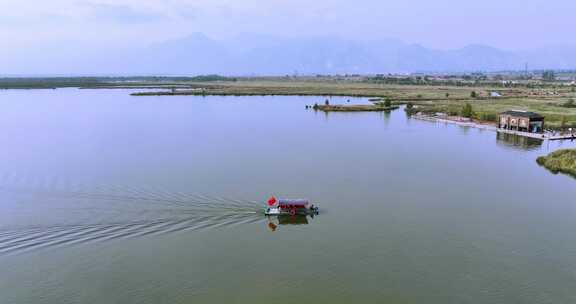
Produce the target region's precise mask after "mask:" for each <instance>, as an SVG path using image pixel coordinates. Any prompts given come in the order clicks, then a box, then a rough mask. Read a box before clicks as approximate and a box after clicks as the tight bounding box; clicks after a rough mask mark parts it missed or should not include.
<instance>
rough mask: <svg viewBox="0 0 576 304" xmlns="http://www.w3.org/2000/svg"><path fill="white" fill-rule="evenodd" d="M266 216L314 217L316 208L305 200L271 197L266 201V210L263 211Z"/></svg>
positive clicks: (316, 212)
mask: <svg viewBox="0 0 576 304" xmlns="http://www.w3.org/2000/svg"><path fill="white" fill-rule="evenodd" d="M264 214H266V215H292V216H295V215H315V214H318V207H315V206H314V205H312V204H310V202H309V201H308V200H305V199H279V200H276V198H275V197H271V198H270V199H269V200H268V208H266V210H265V211H264Z"/></svg>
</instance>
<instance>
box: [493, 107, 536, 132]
mask: <svg viewBox="0 0 576 304" xmlns="http://www.w3.org/2000/svg"><path fill="white" fill-rule="evenodd" d="M498 128H500V129H506V130H514V131H522V132H530V133H543V132H544V116H542V115H540V114H538V113H534V112H528V111H517V110H513V111H506V112H502V113H500V115H499V117H498Z"/></svg>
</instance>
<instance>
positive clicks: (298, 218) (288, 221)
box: [267, 214, 314, 232]
mask: <svg viewBox="0 0 576 304" xmlns="http://www.w3.org/2000/svg"><path fill="white" fill-rule="evenodd" d="M267 218H268V229H269V230H270V231H272V232H274V231H276V230H277V229H278V228H279V226H299V225H308V224H309V222H308V218H310V219H313V218H314V215H313V214H312V215H279V216H268V217H267Z"/></svg>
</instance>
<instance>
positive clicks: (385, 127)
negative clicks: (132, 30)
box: [0, 89, 576, 304]
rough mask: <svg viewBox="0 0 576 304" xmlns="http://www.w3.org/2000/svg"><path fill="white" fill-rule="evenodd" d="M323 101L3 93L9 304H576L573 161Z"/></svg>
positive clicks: (3, 250) (2, 270) (2, 218)
mask: <svg viewBox="0 0 576 304" xmlns="http://www.w3.org/2000/svg"><path fill="white" fill-rule="evenodd" d="M322 101H323V98H308V97H206V98H202V97H131V96H129V91H124V90H76V89H66V90H54V91H52V90H45V91H2V92H0V113H1V114H0V115H1V117H0V130H1V132H0V147H1V149H0V303H55V304H56V303H57V304H63V303H123V304H124V303H170V304H176V303H251V304H254V303H350V302H352V301H355V302H358V303H427V304H429V303H439V304H440V303H442V304H446V303H491V304H494V303H506V304H509V303H575V302H576V199H575V198H576V180H574V179H572V178H570V177H567V176H563V175H553V174H551V173H549V172H548V171H546V170H545V169H543V168H541V167H539V166H538V165H537V164H536V162H535V158H536V157H537V156H539V155H542V154H547V153H548V152H551V151H554V150H556V149H558V148H561V147H574V146H576V145H574V144H573V143H570V142H564V143H560V142H553V143H544V144H542V143H540V142H538V141H536V142H534V141H527V140H523V139H521V138H515V137H510V136H497V135H496V133H493V132H490V131H482V130H477V129H470V128H463V127H458V126H453V125H444V124H434V123H430V122H424V121H417V120H410V119H407V117H406V115H405V114H404V112H403V111H396V112H393V113H390V114H383V113H332V114H330V115H325V114H323V113H315V112H313V111H309V110H305V109H304V105H306V104H312V103H314V102H322ZM345 101H346V99H333V101H332V102H333V103H339V102H345ZM351 102H364V101H363V100H360V99H352V100H351ZM270 195H277V196H279V197H290V198H301V197H302V198H309V199H311V200H312V201H313V202H314V203H316V204H317V205H318V206H319V207H320V210H321V213H320V215H319V216H316V217H314V218H306V219H302V218H298V219H282V220H280V221H279V222H278V221H276V220H272V221H271V222H269V220H268V219H266V218H265V217H264V216H263V215H261V214H259V213H256V212H257V211H259V210H260V209H261V208H262V207H263V206H264V203H263V202H264V201H265V200H266V199H267V198H268V197H269V196H270Z"/></svg>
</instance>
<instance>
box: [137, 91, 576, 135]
mask: <svg viewBox="0 0 576 304" xmlns="http://www.w3.org/2000/svg"><path fill="white" fill-rule="evenodd" d="M193 85H194V86H195V87H196V88H197V89H195V90H185V89H184V90H176V91H160V92H143V93H135V94H134V95H136V96H151V95H235V96H250V95H294V96H350V97H369V98H390V99H391V100H392V101H393V103H395V104H406V103H412V104H414V105H416V107H417V109H418V111H423V112H442V113H449V114H457V113H459V112H460V111H461V109H462V107H463V106H464V105H465V104H466V103H469V104H471V105H472V107H473V110H474V113H475V116H476V118H478V119H484V120H495V119H496V117H497V114H498V113H500V112H503V111H506V110H511V109H514V110H526V111H534V112H538V113H540V114H542V115H544V116H545V117H546V124H547V126H548V127H550V128H560V127H561V126H562V125H564V126H565V127H571V126H572V127H573V126H576V107H572V108H567V107H564V106H563V105H564V104H565V103H567V102H568V101H569V100H570V99H576V93H575V92H572V88H571V87H568V86H558V87H550V88H545V89H542V88H538V89H530V88H502V87H472V88H470V87H458V86H424V85H386V84H374V83H365V82H345V81H343V82H336V81H334V82H322V81H278V80H275V81H265V80H258V81H243V80H239V81H236V82H232V83H213V82H207V83H202V84H201V83H193ZM473 91H474V92H476V95H477V97H475V98H472V97H471V95H472V92H473ZM493 91H496V92H499V93H500V94H501V95H502V97H498V98H491V97H490V92H493ZM319 102H320V101H319ZM562 121H564V123H562Z"/></svg>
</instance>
